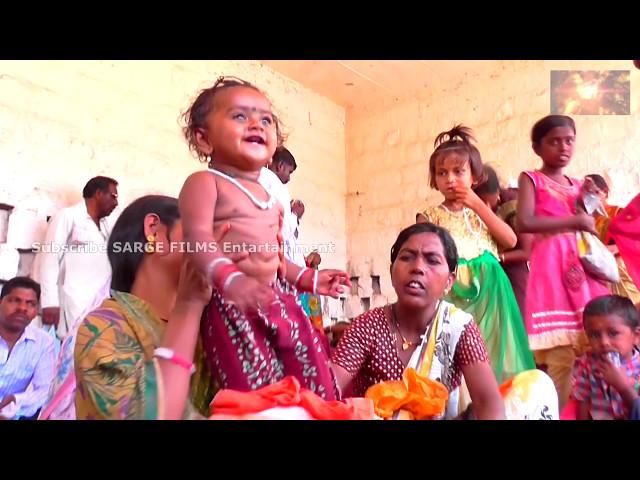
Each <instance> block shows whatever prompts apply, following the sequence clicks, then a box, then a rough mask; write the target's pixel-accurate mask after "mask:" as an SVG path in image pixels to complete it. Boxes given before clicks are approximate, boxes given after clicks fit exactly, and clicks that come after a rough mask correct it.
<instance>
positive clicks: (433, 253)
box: [391, 232, 454, 308]
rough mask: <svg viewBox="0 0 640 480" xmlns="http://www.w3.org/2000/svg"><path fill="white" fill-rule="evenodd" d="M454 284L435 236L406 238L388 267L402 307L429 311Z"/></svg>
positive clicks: (422, 235)
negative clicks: (427, 309)
mask: <svg viewBox="0 0 640 480" xmlns="http://www.w3.org/2000/svg"><path fill="white" fill-rule="evenodd" d="M453 281H454V275H453V274H451V273H450V272H449V266H448V265H447V259H446V256H445V253H444V246H443V245H442V241H441V240H440V237H438V235H437V234H435V233H431V232H426V233H417V234H415V235H412V236H411V237H409V239H408V240H407V241H406V242H404V244H403V245H402V247H400V250H399V252H398V256H397V258H396V260H395V262H393V265H391V283H392V285H393V288H394V289H395V291H396V294H397V295H398V303H400V304H401V305H403V306H407V307H413V308H424V307H428V306H430V305H432V304H433V303H434V302H435V301H437V300H439V299H440V298H442V297H443V295H444V294H445V291H446V290H448V289H449V288H450V287H451V285H452V284H453Z"/></svg>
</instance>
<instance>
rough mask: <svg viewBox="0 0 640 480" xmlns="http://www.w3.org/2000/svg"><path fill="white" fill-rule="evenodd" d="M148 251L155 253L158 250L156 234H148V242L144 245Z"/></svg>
mask: <svg viewBox="0 0 640 480" xmlns="http://www.w3.org/2000/svg"><path fill="white" fill-rule="evenodd" d="M144 251H145V252H146V253H154V252H155V251H156V236H155V235H153V234H150V235H147V243H146V244H145V246H144Z"/></svg>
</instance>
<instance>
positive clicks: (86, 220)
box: [37, 176, 118, 338]
mask: <svg viewBox="0 0 640 480" xmlns="http://www.w3.org/2000/svg"><path fill="white" fill-rule="evenodd" d="M117 186H118V182H117V181H115V180H114V179H112V178H109V177H102V176H99V177H94V178H92V179H91V180H89V182H87V184H86V185H85V187H84V189H83V190H82V196H83V200H82V201H80V202H79V203H77V204H76V205H73V206H70V207H67V208H64V209H62V210H60V211H59V212H58V213H56V214H55V215H54V216H53V218H52V219H51V222H50V224H49V226H48V228H47V234H46V236H45V241H44V244H43V245H42V248H41V251H40V255H41V259H40V263H39V269H38V270H39V272H38V273H39V275H37V277H38V279H39V281H40V284H41V285H42V302H41V303H42V323H43V324H44V325H57V328H58V330H57V332H58V336H59V337H60V338H63V337H64V336H65V334H66V333H67V331H68V330H69V329H70V328H71V327H72V326H73V325H74V322H75V321H76V320H77V319H78V317H79V316H80V315H81V314H82V313H84V311H85V310H86V308H87V306H88V305H89V303H91V301H92V300H93V299H94V298H95V296H96V293H97V292H98V291H99V290H100V289H101V288H102V287H103V286H104V285H105V283H106V282H107V281H108V280H109V278H110V276H111V266H110V265H109V260H108V258H107V240H108V238H109V234H110V233H111V225H110V224H109V223H108V222H107V218H106V217H108V216H109V215H110V214H111V212H113V210H114V209H115V208H116V207H117V206H118V190H117Z"/></svg>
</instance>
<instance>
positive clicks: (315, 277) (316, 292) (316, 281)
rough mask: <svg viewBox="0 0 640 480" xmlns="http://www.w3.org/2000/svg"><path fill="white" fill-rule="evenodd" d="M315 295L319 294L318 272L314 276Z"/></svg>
mask: <svg viewBox="0 0 640 480" xmlns="http://www.w3.org/2000/svg"><path fill="white" fill-rule="evenodd" d="M313 294H314V295H317V294H318V270H316V271H315V273H314V274H313Z"/></svg>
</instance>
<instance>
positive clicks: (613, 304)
mask: <svg viewBox="0 0 640 480" xmlns="http://www.w3.org/2000/svg"><path fill="white" fill-rule="evenodd" d="M596 315H618V316H619V317H620V318H622V319H623V320H624V323H625V324H626V325H627V326H628V327H629V328H631V329H632V330H635V329H636V328H637V327H638V324H639V323H640V314H639V313H638V310H636V307H635V305H634V304H633V302H632V301H631V300H629V299H628V298H626V297H621V296H620V295H603V296H601V297H596V298H594V299H593V300H591V301H590V302H589V303H587V306H586V307H584V312H583V313H582V319H583V322H584V326H585V328H586V327H587V320H588V318H589V317H592V316H596Z"/></svg>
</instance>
